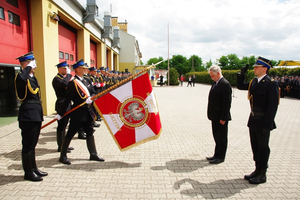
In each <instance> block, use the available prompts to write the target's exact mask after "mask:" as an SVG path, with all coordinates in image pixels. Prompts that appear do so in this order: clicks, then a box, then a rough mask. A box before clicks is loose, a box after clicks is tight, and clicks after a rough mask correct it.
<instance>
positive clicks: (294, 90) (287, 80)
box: [271, 75, 300, 99]
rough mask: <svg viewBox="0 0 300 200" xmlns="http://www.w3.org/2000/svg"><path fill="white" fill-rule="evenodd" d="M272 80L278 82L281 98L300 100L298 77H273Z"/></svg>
mask: <svg viewBox="0 0 300 200" xmlns="http://www.w3.org/2000/svg"><path fill="white" fill-rule="evenodd" d="M271 78H272V79H274V80H276V81H277V82H278V85H279V88H280V97H281V98H284V97H285V96H288V97H292V98H297V99H300V79H299V77H298V76H294V75H293V76H288V75H285V76H283V77H279V76H275V77H274V76H271Z"/></svg>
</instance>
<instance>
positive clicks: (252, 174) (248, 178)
mask: <svg viewBox="0 0 300 200" xmlns="http://www.w3.org/2000/svg"><path fill="white" fill-rule="evenodd" d="M258 173H259V169H258V168H256V169H255V171H254V172H252V173H251V174H249V175H245V176H244V179H245V180H250V179H251V178H254V177H255V176H256V175H258Z"/></svg>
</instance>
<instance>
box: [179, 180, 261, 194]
mask: <svg viewBox="0 0 300 200" xmlns="http://www.w3.org/2000/svg"><path fill="white" fill-rule="evenodd" d="M187 183H188V184H190V185H191V186H192V188H191V189H185V190H181V191H180V194H182V195H186V196H189V197H196V196H198V195H201V196H203V197H204V198H205V199H220V198H228V197H230V196H233V195H235V194H237V193H240V192H241V190H244V189H247V188H253V187H256V186H257V185H251V184H249V183H248V181H246V180H244V179H231V180H217V181H214V182H211V183H201V182H199V181H196V180H193V179H189V178H186V179H182V180H179V181H176V182H175V184H174V186H173V188H174V189H175V190H178V189H180V187H181V186H182V185H185V188H186V187H187Z"/></svg>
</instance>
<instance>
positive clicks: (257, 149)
mask: <svg viewBox="0 0 300 200" xmlns="http://www.w3.org/2000/svg"><path fill="white" fill-rule="evenodd" d="M248 67H249V65H246V67H243V68H242V70H241V72H240V73H239V74H238V76H237V84H238V89H241V90H248V99H249V100H250V107H251V113H250V116H249V120H248V127H249V132H250V142H251V148H252V152H253V159H254V161H255V166H256V169H255V171H254V172H252V173H251V174H250V175H245V177H244V178H245V179H246V180H249V182H250V183H251V184H260V183H265V182H266V181H267V177H266V171H267V168H268V160H269V156H270V148H269V138H270V131H271V130H273V129H275V128H276V125H275V122H274V118H275V115H276V112H277V107H278V103H279V87H278V83H277V81H273V80H271V78H270V77H269V76H268V75H267V72H268V70H269V69H270V68H271V67H272V64H271V61H270V60H268V59H266V58H263V57H258V59H257V61H256V63H255V65H254V74H255V76H256V77H255V78H254V79H252V80H251V82H250V83H245V82H244V78H245V73H246V71H247V69H248Z"/></svg>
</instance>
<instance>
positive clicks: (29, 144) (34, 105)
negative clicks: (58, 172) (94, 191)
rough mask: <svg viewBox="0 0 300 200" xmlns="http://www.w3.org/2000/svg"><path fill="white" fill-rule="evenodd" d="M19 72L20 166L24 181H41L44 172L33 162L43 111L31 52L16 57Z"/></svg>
mask: <svg viewBox="0 0 300 200" xmlns="http://www.w3.org/2000/svg"><path fill="white" fill-rule="evenodd" d="M17 59H19V62H20V64H21V68H22V70H21V72H20V73H18V74H17V75H16V78H15V89H16V95H17V98H18V99H19V100H20V102H21V106H20V108H19V116H18V121H19V127H20V129H21V135H22V145H23V146H22V165H23V169H24V172H25V174H24V179H25V180H29V181H42V180H43V178H42V176H47V175H48V174H47V173H46V172H42V171H40V170H39V169H38V168H37V166H36V162H35V147H36V145H37V142H38V139H39V136H40V130H41V125H42V121H43V109H42V105H41V98H40V86H39V83H38V81H37V79H36V78H35V76H34V73H35V69H36V67H37V66H36V61H35V58H34V56H33V52H30V53H28V54H25V55H23V56H20V57H18V58H17Z"/></svg>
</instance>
